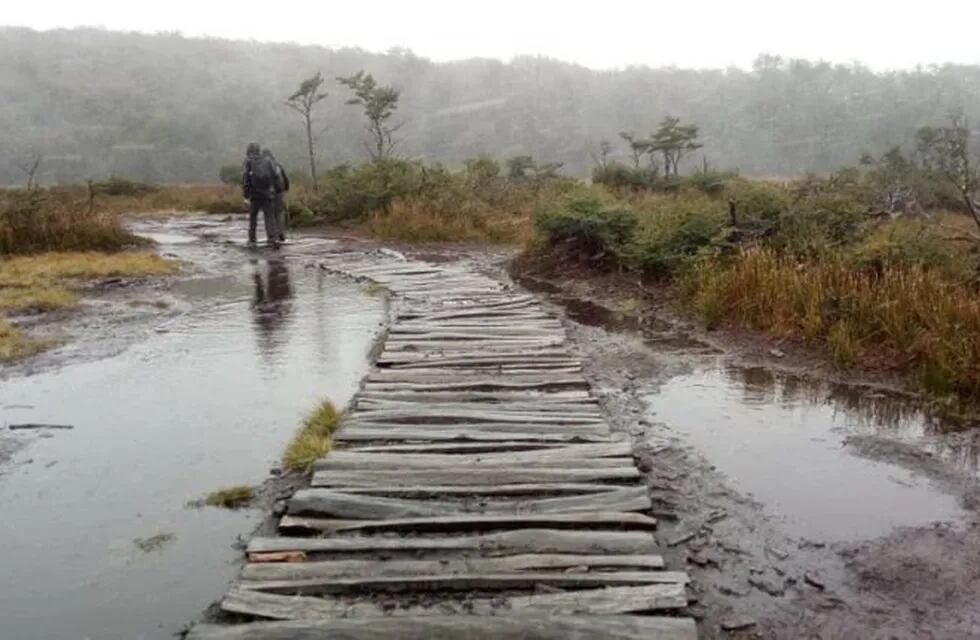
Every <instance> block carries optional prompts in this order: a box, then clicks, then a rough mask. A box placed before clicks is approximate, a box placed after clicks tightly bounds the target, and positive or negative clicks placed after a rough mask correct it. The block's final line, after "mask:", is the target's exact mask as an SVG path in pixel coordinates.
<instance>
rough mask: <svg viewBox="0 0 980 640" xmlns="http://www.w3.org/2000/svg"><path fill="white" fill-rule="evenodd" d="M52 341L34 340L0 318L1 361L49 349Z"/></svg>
mask: <svg viewBox="0 0 980 640" xmlns="http://www.w3.org/2000/svg"><path fill="white" fill-rule="evenodd" d="M50 344H51V343H50V342H49V341H46V340H33V339H31V338H28V337H27V336H25V335H24V334H23V332H22V331H21V330H20V329H18V328H17V327H15V326H13V325H12V324H10V323H9V322H7V321H6V320H4V319H3V318H0V363H9V362H14V361H15V360H21V359H23V358H27V357H29V356H32V355H35V354H37V353H40V352H42V351H44V350H45V349H47V348H48V347H49V346H50Z"/></svg>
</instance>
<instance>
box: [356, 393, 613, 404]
mask: <svg viewBox="0 0 980 640" xmlns="http://www.w3.org/2000/svg"><path fill="white" fill-rule="evenodd" d="M357 398H358V399H364V400H378V401H386V402H387V401H390V402H405V403H412V404H417V403H419V402H423V403H428V402H465V403H472V402H476V403H484V402H491V403H493V402H496V403H507V402H535V403H541V404H550V403H556V404H566V403H571V404H578V405H583V406H587V407H595V406H598V400H597V399H596V398H594V397H593V396H590V395H589V392H588V391H552V392H542V391H496V392H493V391H386V392H377V391H362V392H361V393H359V394H357Z"/></svg>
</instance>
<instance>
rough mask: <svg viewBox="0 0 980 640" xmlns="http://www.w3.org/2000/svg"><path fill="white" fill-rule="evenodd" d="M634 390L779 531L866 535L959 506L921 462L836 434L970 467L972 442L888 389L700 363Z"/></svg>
mask: <svg viewBox="0 0 980 640" xmlns="http://www.w3.org/2000/svg"><path fill="white" fill-rule="evenodd" d="M646 400H647V403H648V406H649V408H650V412H649V419H650V420H651V421H655V422H663V423H665V424H667V425H669V426H670V427H671V428H672V429H673V430H675V431H677V432H680V433H681V434H683V437H684V439H686V440H687V441H688V442H689V443H690V444H692V445H694V446H695V447H696V448H697V449H698V450H699V451H700V452H701V453H702V454H703V455H704V456H705V457H706V458H707V459H708V460H709V461H710V462H711V463H712V464H714V465H715V466H716V467H717V468H718V469H720V470H721V471H722V472H723V473H725V474H726V475H727V476H728V477H729V478H730V480H731V482H732V484H733V486H734V487H735V488H736V489H738V490H740V491H741V492H743V493H746V494H748V495H750V496H751V497H753V498H754V499H755V500H757V501H759V502H761V503H762V505H763V506H764V508H765V510H766V511H767V512H768V513H770V514H771V515H774V516H776V517H777V518H779V519H780V520H782V523H783V527H784V529H785V531H786V532H787V533H788V534H790V535H796V536H800V537H806V538H815V539H819V540H823V541H840V540H853V539H863V538H873V537H877V536H880V535H886V534H888V533H890V532H891V531H892V530H893V529H895V528H896V527H899V526H918V525H926V524H929V523H933V522H956V521H959V520H960V518H961V516H963V515H964V512H963V511H962V509H961V508H960V506H959V503H958V499H957V497H956V496H954V495H952V494H951V493H948V492H946V491H945V490H943V489H942V488H940V487H938V486H936V484H935V483H934V481H933V480H932V479H930V478H929V477H928V475H927V474H925V473H922V472H921V470H919V469H916V468H915V467H914V466H913V467H909V466H908V465H903V464H901V461H900V460H897V459H896V460H888V459H887V457H886V458H885V459H883V460H871V459H868V458H866V457H863V456H861V455H858V452H857V451H856V450H854V449H852V447H849V446H846V444H845V443H846V441H847V440H848V438H853V437H855V436H858V437H862V436H864V437H871V438H875V439H882V440H883V441H886V442H898V443H900V444H904V445H909V449H910V450H913V451H919V452H923V456H922V457H923V458H925V459H927V460H928V459H930V458H933V457H934V458H936V459H946V461H947V462H948V464H950V465H951V466H957V465H958V466H960V467H962V468H963V469H962V470H963V471H965V472H966V473H967V474H975V472H976V468H977V452H976V451H975V450H972V451H971V450H969V449H965V448H962V447H957V446H953V445H951V444H950V443H948V442H947V441H946V440H944V439H943V438H942V436H940V435H938V434H936V430H937V426H938V425H937V423H936V422H934V421H933V420H931V419H930V418H928V417H927V416H926V414H924V413H923V412H922V411H920V410H919V409H917V408H915V407H914V406H911V405H908V404H907V402H905V401H903V400H902V399H900V398H896V397H890V396H887V395H882V394H878V393H874V392H871V391H869V390H867V389H862V388H857V387H848V386H846V385H827V384H820V383H817V382H814V381H810V380H804V379H801V378H799V377H795V376H791V375H778V374H774V373H773V372H771V371H768V370H765V369H741V368H735V367H724V366H718V365H708V366H701V367H697V368H695V369H694V370H693V371H691V372H690V373H688V374H686V375H680V376H676V377H673V378H671V379H669V380H667V381H666V382H664V383H663V384H661V385H659V388H658V389H657V391H656V392H655V393H650V394H649V395H647V396H646Z"/></svg>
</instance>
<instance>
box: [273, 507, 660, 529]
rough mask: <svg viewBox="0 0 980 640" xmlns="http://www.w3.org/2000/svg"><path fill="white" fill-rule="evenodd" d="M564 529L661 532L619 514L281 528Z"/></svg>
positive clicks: (284, 523)
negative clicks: (615, 529)
mask: <svg viewBox="0 0 980 640" xmlns="http://www.w3.org/2000/svg"><path fill="white" fill-rule="evenodd" d="M532 527H534V528H539V529H542V528H543V529H563V528H569V527H580V528H583V529H597V528H603V527H605V528H617V529H620V530H623V531H626V530H631V531H632V530H645V531H652V530H654V529H656V528H657V520H656V518H652V517H650V516H646V515H643V514H640V513H623V512H616V511H600V512H582V513H559V514H545V515H538V514H536V515H503V516H500V515H483V514H480V515H459V516H447V517H431V518H401V519H394V518H393V519H387V520H337V519H330V518H300V517H296V516H283V518H282V520H281V521H280V522H279V528H280V529H283V530H296V529H303V530H307V531H321V532H330V533H342V532H350V531H363V532H369V533H380V532H384V531H415V532H422V531H467V530H486V529H508V528H509V529H517V528H524V529H526V528H532Z"/></svg>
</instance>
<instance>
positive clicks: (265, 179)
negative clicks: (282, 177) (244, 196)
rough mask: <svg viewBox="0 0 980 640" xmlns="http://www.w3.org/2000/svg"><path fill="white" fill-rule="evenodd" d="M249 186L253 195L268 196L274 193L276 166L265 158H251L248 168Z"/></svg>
mask: <svg viewBox="0 0 980 640" xmlns="http://www.w3.org/2000/svg"><path fill="white" fill-rule="evenodd" d="M248 175H249V184H250V186H251V192H252V194H253V195H269V194H274V193H275V192H276V165H275V163H274V162H273V161H272V160H270V159H269V158H266V157H265V156H259V157H257V158H252V159H251V160H250V161H249V166H248Z"/></svg>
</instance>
